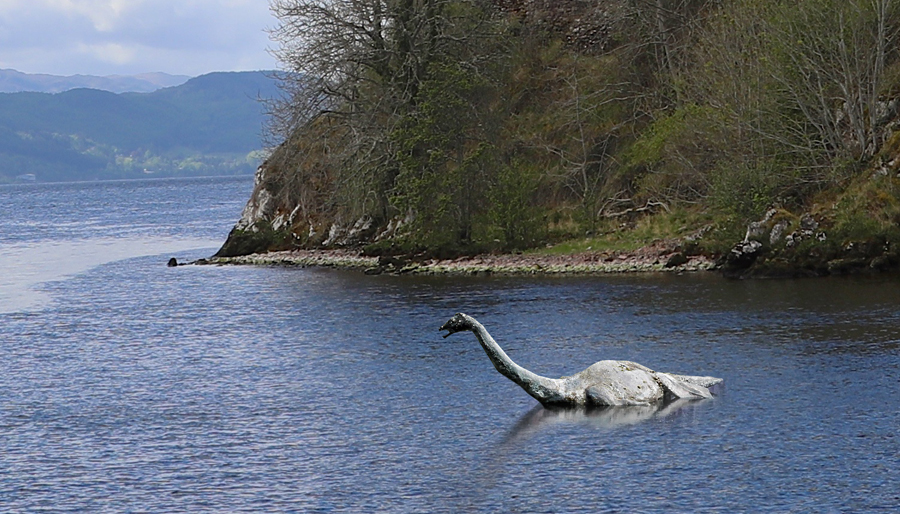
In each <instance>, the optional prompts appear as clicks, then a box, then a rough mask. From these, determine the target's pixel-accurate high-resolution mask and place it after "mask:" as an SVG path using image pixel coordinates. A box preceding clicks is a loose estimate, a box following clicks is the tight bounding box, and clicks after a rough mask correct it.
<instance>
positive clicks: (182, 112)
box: [0, 72, 279, 181]
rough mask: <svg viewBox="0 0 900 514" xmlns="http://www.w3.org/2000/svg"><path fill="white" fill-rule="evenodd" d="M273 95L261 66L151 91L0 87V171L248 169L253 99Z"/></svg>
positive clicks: (82, 176)
mask: <svg viewBox="0 0 900 514" xmlns="http://www.w3.org/2000/svg"><path fill="white" fill-rule="evenodd" d="M278 95H279V92H278V89H277V87H276V85H275V81H274V80H273V79H272V78H271V77H270V76H269V75H268V74H266V73H264V72H240V73H212V74H209V75H204V76H201V77H196V78H194V79H191V80H189V81H187V82H186V83H184V84H182V85H180V86H176V87H170V88H164V89H160V90H157V91H154V92H152V93H122V94H114V93H110V92H108V91H100V90H96V89H73V90H70V91H66V92H63V93H57V94H48V93H10V94H0V180H2V179H3V177H5V178H6V180H11V179H13V178H14V177H16V176H19V175H22V174H34V175H35V176H36V177H37V178H38V180H53V181H58V180H86V179H95V178H121V177H128V176H139V175H143V174H147V173H151V172H152V173H155V174H162V175H173V174H182V175H191V174H215V173H250V172H252V171H253V169H255V167H256V164H258V157H257V156H256V155H255V152H256V153H258V152H259V151H260V150H261V148H262V143H261V134H262V132H263V124H264V120H265V108H264V105H263V104H262V103H261V102H260V100H261V99H271V98H275V97H277V96H278Z"/></svg>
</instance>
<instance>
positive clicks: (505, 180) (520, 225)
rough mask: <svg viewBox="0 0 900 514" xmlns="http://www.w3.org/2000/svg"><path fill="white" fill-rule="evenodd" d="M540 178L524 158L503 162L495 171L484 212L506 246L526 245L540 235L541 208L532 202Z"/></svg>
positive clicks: (540, 238)
mask: <svg viewBox="0 0 900 514" xmlns="http://www.w3.org/2000/svg"><path fill="white" fill-rule="evenodd" d="M540 179H541V177H540V173H539V171H538V170H537V169H534V168H533V167H529V166H528V164H527V163H526V162H514V163H513V164H512V165H508V166H503V167H501V168H500V170H499V171H498V173H497V174H496V177H495V179H494V184H493V185H492V187H491V190H490V195H489V197H490V210H489V212H488V216H489V220H490V222H489V223H490V225H491V226H493V227H497V229H498V232H499V234H498V236H499V237H498V239H500V240H501V241H502V243H503V246H504V247H505V248H506V249H518V248H528V247H531V246H534V245H535V244H537V243H538V242H540V241H541V240H543V239H544V234H543V232H544V231H545V227H543V226H542V222H541V218H540V214H541V211H540V209H538V208H537V206H536V205H535V203H534V197H535V195H536V194H537V192H538V189H539V187H540Z"/></svg>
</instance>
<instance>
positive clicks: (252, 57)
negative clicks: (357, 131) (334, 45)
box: [0, 0, 277, 76]
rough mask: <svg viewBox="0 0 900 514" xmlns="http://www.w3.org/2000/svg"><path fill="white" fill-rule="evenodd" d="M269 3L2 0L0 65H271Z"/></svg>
mask: <svg viewBox="0 0 900 514" xmlns="http://www.w3.org/2000/svg"><path fill="white" fill-rule="evenodd" d="M275 23H276V20H275V18H274V17H272V14H271V13H270V11H269V4H268V1H267V0H0V68H12V69H15V70H19V71H22V72H25V73H48V74H52V75H75V74H83V75H101V76H105V75H134V74H138V73H149V72H165V73H170V74H173V75H189V76H197V75H202V74H204V73H209V72H212V71H247V70H271V69H276V68H277V63H276V61H275V59H274V58H273V57H272V56H271V55H269V53H268V51H267V50H268V49H270V48H272V47H273V43H272V42H271V41H269V38H268V34H267V33H266V29H267V28H271V27H273V26H274V25H275Z"/></svg>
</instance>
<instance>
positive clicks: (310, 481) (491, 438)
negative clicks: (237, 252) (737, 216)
mask: <svg viewBox="0 0 900 514" xmlns="http://www.w3.org/2000/svg"><path fill="white" fill-rule="evenodd" d="M251 185H252V184H251V181H250V180H249V179H195V180H170V181H145V182H118V183H99V184H68V185H40V184H37V185H27V186H3V187H0V266H2V278H0V511H3V512H166V513H168V512H191V513H194V512H401V513H407V512H422V513H432V512H491V513H493V512H527V513H532V512H551V513H560V512H637V513H642V512H646V513H657V512H667V513H669V512H689V513H696V512H727V513H731V512H779V513H780V512H814V513H822V512H827V513H831V512H835V513H837V512H897V511H898V509H900V471H898V470H900V456H898V454H900V435H898V428H900V280H898V278H897V277H895V276H879V277H867V278H842V279H817V280H796V281H727V280H724V279H722V278H720V277H718V276H714V275H683V276H676V275H640V276H638V275H635V276H607V277H590V278H586V277H581V278H575V277H568V278H499V277H494V278H486V277H437V278H435V277H430V278H429V277H391V276H374V277H370V276H366V275H363V274H361V273H356V272H343V271H335V270H327V269H285V268H265V267H257V268H253V267H209V266H205V267H198V266H185V267H178V268H167V267H166V265H165V264H166V261H167V259H168V258H169V257H173V256H174V257H178V258H179V260H190V259H194V258H198V257H203V256H208V255H210V254H211V253H213V252H214V251H215V249H216V248H215V247H216V246H217V245H218V244H220V243H221V242H222V241H223V240H224V238H225V236H226V234H227V232H228V230H229V229H230V227H231V225H232V224H233V223H234V221H235V220H236V219H237V217H238V216H239V214H240V209H241V207H242V205H243V203H244V201H245V200H246V198H247V197H248V195H249V192H250V188H251ZM457 311H463V312H466V313H468V314H471V315H473V316H475V317H476V318H478V319H479V320H480V321H481V322H482V323H484V324H485V326H486V327H487V328H488V330H489V331H491V333H492V334H493V335H494V337H495V338H496V339H497V341H498V342H499V343H500V344H501V345H502V346H503V347H504V348H505V349H506V351H507V353H509V355H510V356H511V357H512V358H513V359H514V360H516V361H517V362H518V363H519V364H521V365H523V366H525V367H527V368H529V369H531V370H532V371H535V372H537V373H540V374H543V375H548V376H561V375H567V374H571V373H574V372H577V371H580V370H581V369H584V368H585V367H587V366H588V365H590V364H591V363H593V362H595V361H597V360H601V359H627V360H634V361H637V362H640V363H642V364H644V365H646V366H649V367H651V368H654V369H658V370H661V371H670V372H677V373H684V374H698V375H713V376H719V377H723V378H724V379H725V384H726V386H725V389H724V391H723V392H722V394H721V395H720V396H718V397H716V398H714V399H712V400H707V401H702V402H693V403H685V404H670V405H666V406H663V407H661V408H616V409H607V410H600V411H587V412H585V411H571V410H569V411H549V410H544V409H543V408H541V407H540V406H539V405H538V404H537V403H536V402H535V401H534V400H533V399H531V398H530V397H529V396H528V395H527V394H525V392H523V391H522V390H520V389H519V388H518V387H517V386H515V385H514V384H512V383H511V382H509V381H508V380H507V379H505V378H503V377H502V376H500V375H499V374H498V373H497V372H496V371H495V370H494V369H493V367H492V366H491V364H490V362H489V361H488V359H487V357H486V356H485V354H484V352H483V351H482V350H481V348H480V347H479V346H478V344H477V342H476V341H475V338H474V337H473V336H472V335H471V334H468V333H464V334H457V335H455V336H452V337H450V338H448V339H442V338H441V337H440V334H439V332H438V331H437V328H438V326H440V325H441V324H442V323H443V322H444V321H446V320H447V319H448V318H449V317H450V316H451V315H452V314H453V313H455V312H457Z"/></svg>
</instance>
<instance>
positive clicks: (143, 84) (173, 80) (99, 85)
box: [0, 70, 190, 93]
mask: <svg viewBox="0 0 900 514" xmlns="http://www.w3.org/2000/svg"><path fill="white" fill-rule="evenodd" d="M188 79H190V77H188V76H186V75H169V74H168V73H142V74H140V75H108V76H105V77H97V76H93V75H70V76H65V77H64V76H60V75H47V74H43V73H22V72H21V71H16V70H0V93H21V92H28V91H30V92H35V93H62V92H63V91H69V90H70V89H78V88H90V89H100V90H102V91H109V92H111V93H128V92H134V93H150V92H153V91H156V90H157V89H161V88H164V87H172V86H178V85H180V84H184V83H185V82H187V80H188Z"/></svg>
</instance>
